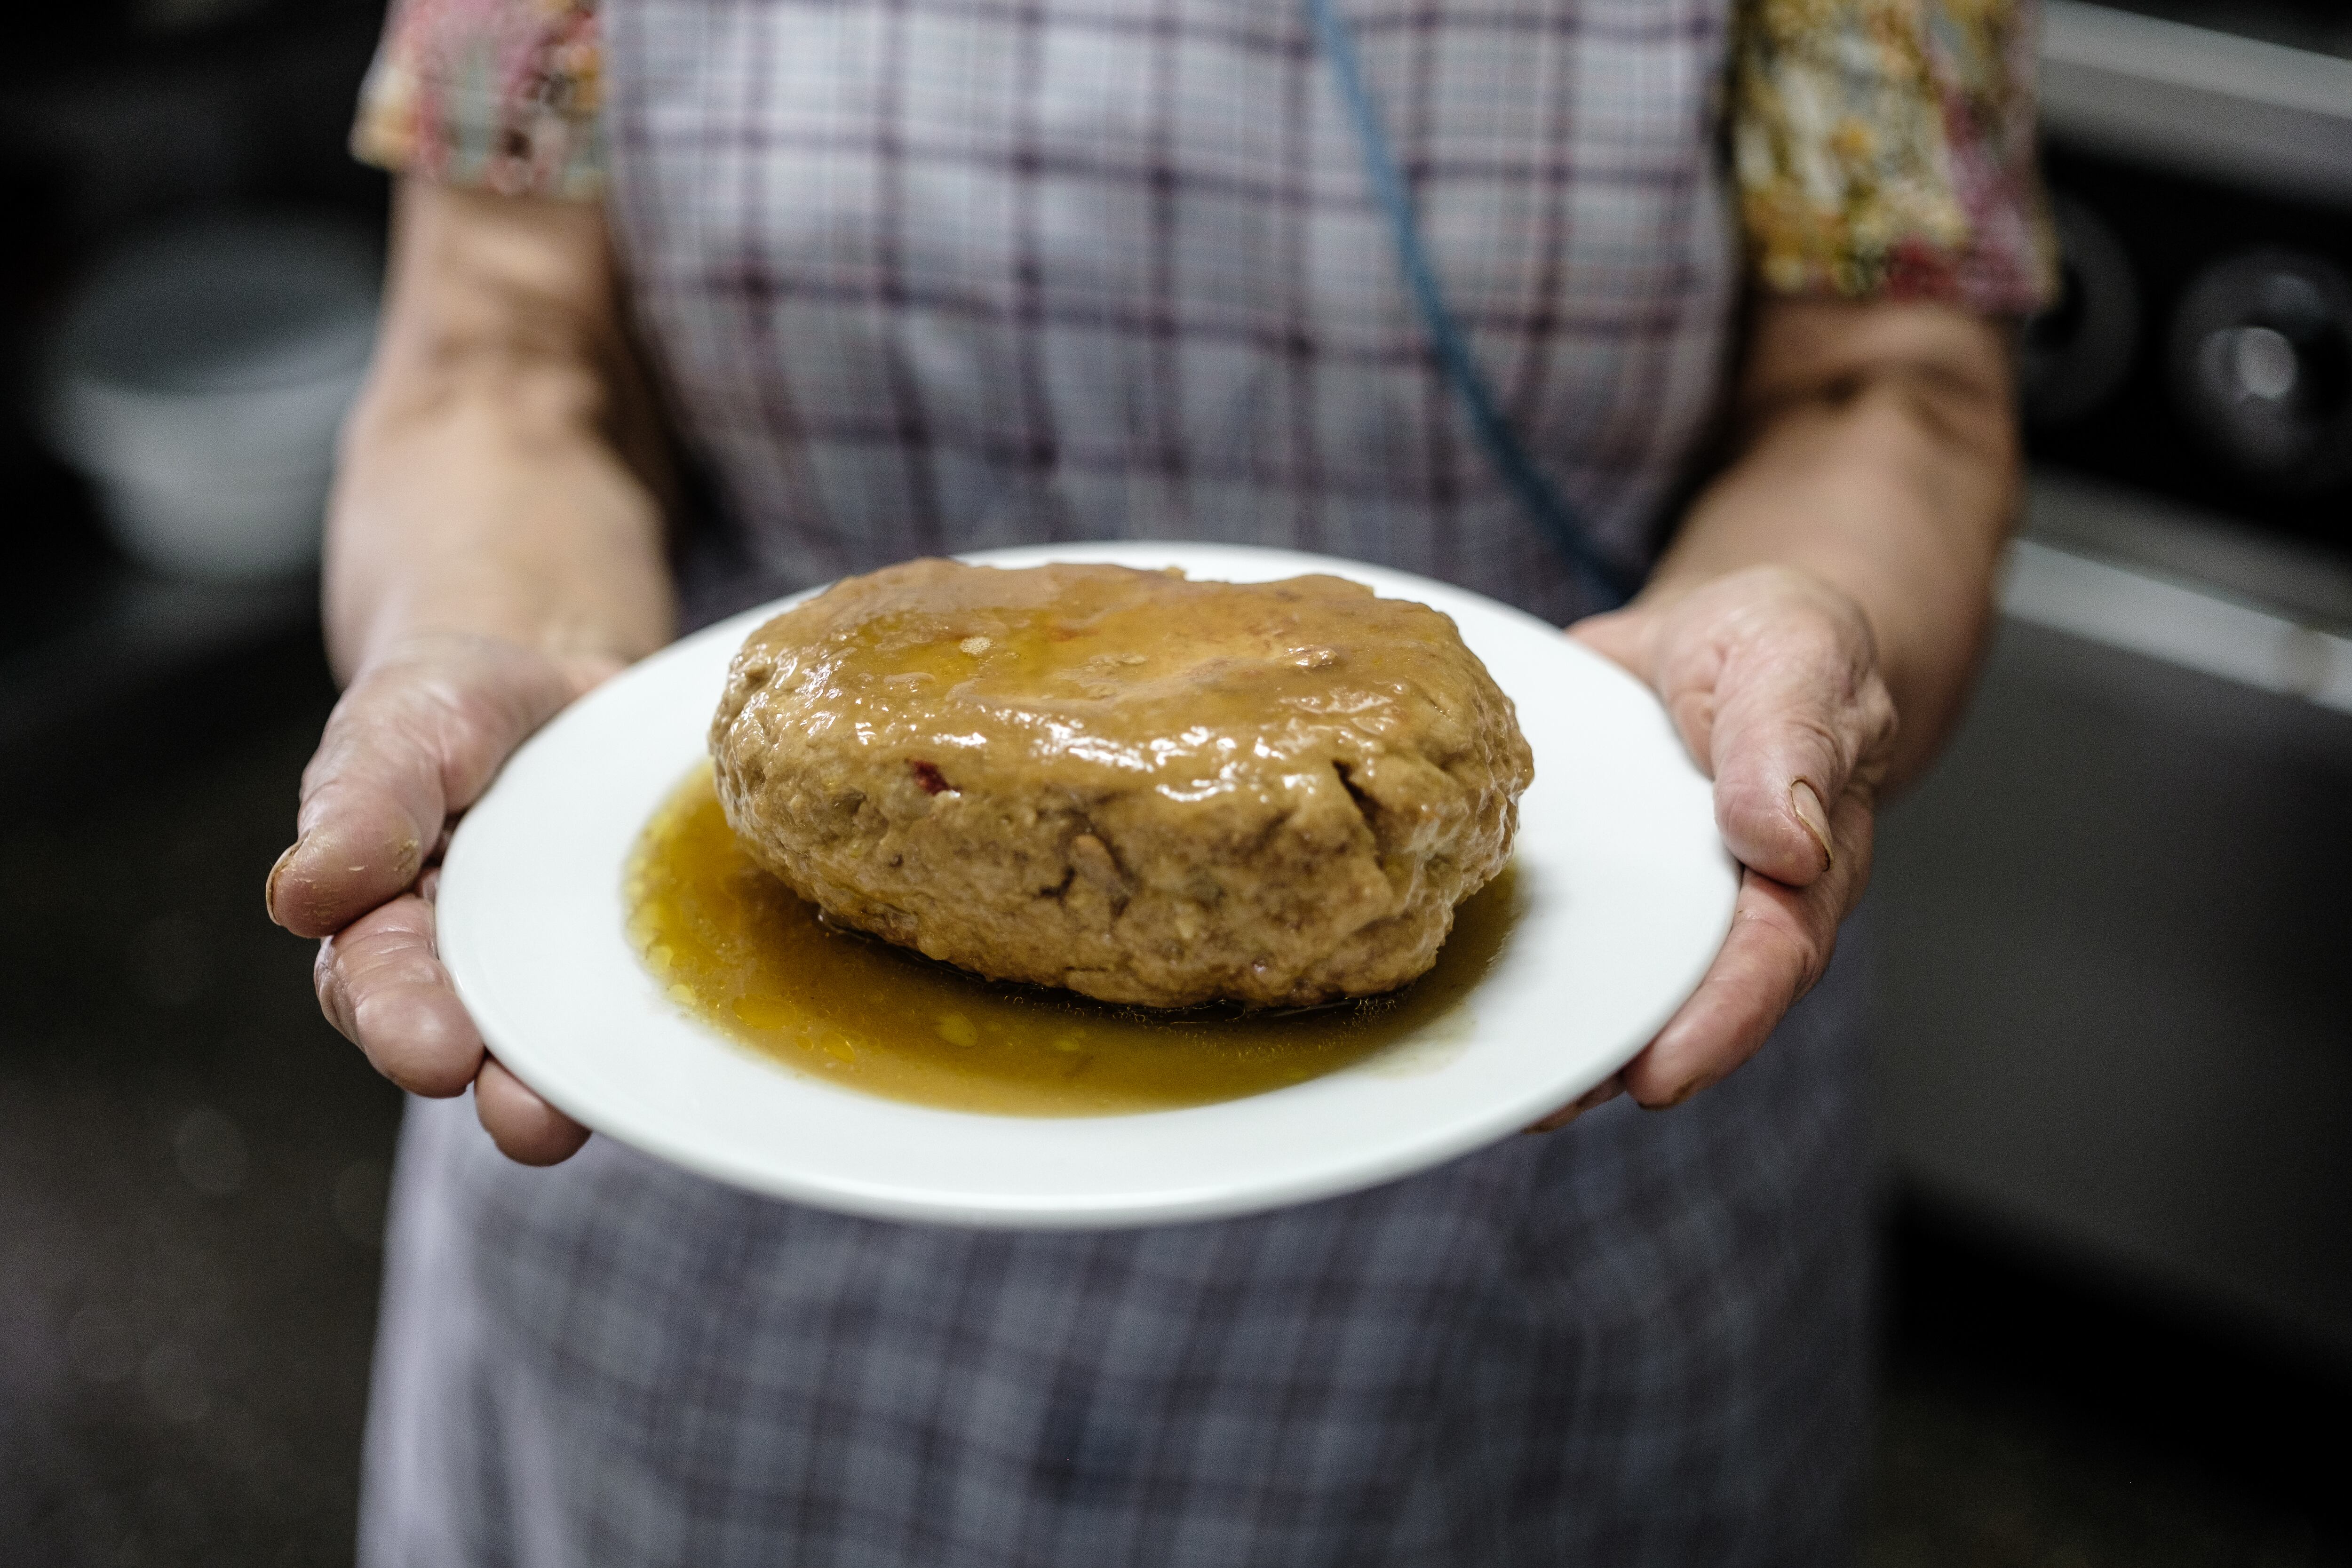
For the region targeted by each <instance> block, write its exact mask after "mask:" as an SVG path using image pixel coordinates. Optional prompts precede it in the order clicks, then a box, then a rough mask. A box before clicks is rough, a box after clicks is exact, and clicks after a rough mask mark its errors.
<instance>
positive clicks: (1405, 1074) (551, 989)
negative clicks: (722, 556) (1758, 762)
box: [439, 542, 1737, 1227]
mask: <svg viewBox="0 0 2352 1568" xmlns="http://www.w3.org/2000/svg"><path fill="white" fill-rule="evenodd" d="M967 559H969V560H972V561H975V562H981V563H988V564H992V565H998V566H1034V565H1040V564H1043V563H1046V562H1050V561H1108V562H1117V563H1123V564H1127V565H1132V566H1144V567H1160V566H1169V565H1175V566H1181V567H1182V568H1183V569H1184V570H1185V571H1186V572H1187V573H1189V574H1192V576H1195V577H1201V578H1215V579H1223V580H1226V581H1231V582H1255V581H1264V580H1267V579H1271V578H1277V577H1290V576H1296V575H1297V574H1301V573H1307V572H1328V573H1334V574H1339V575H1341V576H1346V577H1352V578H1354V579H1356V580H1357V581H1359V582H1361V583H1365V584H1369V585H1370V587H1371V588H1372V589H1373V590H1374V591H1375V592H1376V593H1379V594H1381V595H1387V596H1390V597H1395V598H1407V599H1418V600H1420V601H1422V602H1423V604H1427V605H1434V606H1435V607H1437V608H1438V609H1441V610H1443V611H1444V612H1445V613H1446V614H1447V615H1450V616H1453V617H1454V622H1455V623H1456V624H1457V625H1458V626H1460V627H1461V628H1462V636H1463V637H1464V639H1465V641H1466V642H1468V644H1469V645H1470V647H1472V648H1473V649H1474V650H1475V652H1476V653H1477V655H1478V657H1479V658H1482V659H1484V660H1486V667H1487V668H1489V669H1490V670H1492V671H1493V672H1494V675H1495V678H1496V680H1498V681H1499V682H1500V683H1501V684H1502V687H1503V689H1505V690H1506V691H1507V692H1509V693H1510V695H1511V697H1512V699H1513V700H1515V701H1516V702H1517V704H1518V710H1519V721H1520V723H1521V725H1522V726H1523V727H1524V728H1525V730H1526V731H1527V736H1528V742H1530V743H1531V744H1532V745H1533V747H1534V748H1535V756H1536V781H1535V784H1534V785H1533V786H1532V787H1531V788H1530V789H1529V790H1528V793H1527V795H1525V796H1524V797H1523V798H1522V800H1521V802H1520V807H1519V824H1520V826H1519V839H1518V849H1517V871H1518V876H1517V882H1518V889H1519V892H1518V900H1519V903H1520V905H1521V911H1520V914H1519V917H1518V920H1517V923H1516V925H1515V926H1514V927H1513V929H1512V931H1511V934H1510V937H1509V939H1508V942H1507V945H1506V946H1505V948H1504V949H1503V952H1502V953H1501V954H1500V956H1499V957H1498V958H1497V959H1496V962H1495V963H1494V965H1493V966H1492V968H1491V969H1490V970H1489V972H1488V973H1487V975H1486V979H1485V980H1484V981H1482V982H1481V983H1480V984H1478V985H1477V986H1476V987H1475V989H1474V990H1473V991H1472V992H1471V993H1470V994H1468V995H1467V996H1466V997H1465V999H1464V1000H1463V1001H1462V1002H1461V1003H1459V1004H1457V1005H1456V1006H1455V1007H1454V1009H1453V1010H1451V1011H1450V1012H1449V1013H1448V1014H1446V1015H1445V1016H1442V1017H1440V1018H1438V1019H1436V1020H1434V1021H1433V1022H1432V1023H1431V1024H1429V1025H1427V1026H1424V1027H1423V1029H1422V1031H1420V1033H1419V1034H1417V1035H1415V1036H1413V1037H1408V1038H1406V1039H1404V1040H1402V1041H1401V1042H1399V1043H1398V1044H1396V1045H1394V1046H1391V1047H1387V1048H1385V1049H1384V1050H1383V1051H1381V1053H1379V1054H1377V1055H1375V1056H1373V1057H1371V1058H1368V1059H1366V1060H1364V1061H1361V1062H1359V1063H1357V1064H1355V1065H1354V1066H1351V1067H1349V1068H1343V1069H1341V1070H1339V1071H1338V1072H1335V1073H1332V1074H1329V1075H1328V1076H1327V1077H1324V1078H1319V1079H1313V1080H1310V1081H1308V1082H1306V1083H1302V1084H1297V1085H1294V1086H1292V1087H1290V1088H1286V1089H1277V1090H1275V1091H1273V1092H1271V1093H1267V1094H1262V1095H1257V1096H1254V1097H1252V1098H1250V1099H1246V1100H1229V1101H1226V1102H1224V1103H1223V1104H1218V1105H1206V1106H1198V1107H1193V1108H1190V1109H1186V1110H1162V1111H1150V1112H1145V1113H1140V1114H1132V1115H1121V1116H1102V1117H1085V1118H1055V1119H1037V1118H1024V1117H1003V1116H989V1115H978V1114H972V1113H969V1112H962V1111H953V1110H933V1109H930V1108H928V1107H924V1106H918V1105H909V1104H903V1103H900V1102H898V1101H896V1100H882V1099H877V1098H875V1097H873V1096H869V1095H866V1094H862V1093H860V1092H858V1091H856V1090H855V1089H844V1088H841V1087H839V1086H837V1085H835V1084H831V1083H827V1082H824V1081H823V1080H822V1079H816V1078H814V1077H810V1076H806V1075H803V1074H801V1073H797V1072H795V1071H793V1069H792V1068H788V1067H785V1066H783V1065H782V1064H780V1063H778V1062H776V1061H774V1060H772V1058H766V1057H762V1056H760V1055H757V1054H755V1053H753V1052H752V1051H751V1050H749V1049H747V1048H745V1047H740V1046H738V1045H736V1044H734V1043H733V1042H731V1041H730V1040H729V1039H727V1038H726V1037H723V1036H721V1035H719V1033H717V1032H716V1031H714V1030H712V1029H710V1028H709V1027H708V1026H705V1025H703V1024H702V1023H700V1022H698V1020H696V1019H694V1018H693V1017H691V1016H688V1014H686V1013H685V1012H684V1011H683V1010H681V1009H680V1008H679V1007H678V1006H677V1005H676V1004H675V1003H673V1002H671V1001H670V1000H669V999H668V998H667V996H665V995H664V994H663V991H662V988H661V987H660V986H659V985H658V984H656V983H655V981H654V980H653V978H652V976H651V975H649V974H648V973H646V970H645V969H644V968H643V967H642V966H641V965H640V963H638V960H637V957H636V954H635V951H634V950H633V949H632V948H631V947H630V945H629V942H628V940H627V937H626V935H625V931H624V922H625V910H624V908H623V903H622V895H621V882H622V871H623V865H624V862H625V859H626V858H627V856H628V853H629V850H630V847H631V846H632V845H633V843H634V842H635V839H636V837H637V835H638V832H639V830H640V829H642V828H643V827H644V826H645V824H646V818H647V817H648V816H651V815H652V813H653V811H654V809H655V807H656V805H658V804H659V803H660V802H661V801H662V800H663V799H664V797H665V796H667V795H668V793H669V792H670V790H671V789H672V788H674V787H675V786H676V785H677V783H678V781H679V779H680V778H681V777H683V776H684V774H685V773H686V772H687V770H688V768H689V767H690V766H692V765H693V763H695V761H696V760H697V759H698V758H699V757H701V756H702V755H703V748H704V731H705V729H706V727H707V725H708V724H709V718H710V713H711V710H712V709H713V708H714V707H715V706H716V705H717V703H718V700H719V689H720V687H721V685H722V684H723V683H724V680H725V678H726V671H727V664H728V660H729V659H730V657H731V656H732V655H733V654H734V651H735V649H736V647H738V646H739V645H740V643H741V642H742V640H743V638H744V637H745V636H746V635H748V634H749V633H750V631H751V628H752V627H754V626H758V625H759V624H760V623H761V621H763V620H765V619H766V618H767V617H768V616H771V615H772V614H774V613H775V611H776V609H777V608H778V607H779V606H777V605H769V606H767V607H766V608H764V609H760V610H753V611H751V612H748V613H746V614H744V615H741V616H736V617H735V618H734V619H732V620H729V621H725V622H722V623H720V624H719V625H718V626H712V627H710V628H709V629H708V630H706V631H703V632H700V633H698V634H697V635H695V636H693V637H688V638H686V639H684V640H683V641H681V642H679V643H677V644H676V645H675V646H673V647H668V648H667V649H664V650H663V651H662V652H660V653H658V654H656V655H655V656H654V657H653V658H648V659H646V660H645V661H644V662H643V663H641V664H639V665H637V666H635V668H632V669H630V670H628V671H626V672H625V673H624V674H622V675H621V676H619V677H618V678H617V679H614V680H613V681H611V682H610V683H608V684H607V685H605V686H604V687H602V688H601V689H598V690H596V691H595V692H593V694H591V695H590V696H588V697H586V698H584V699H583V700H581V701H579V702H577V703H575V704H573V705H572V707H571V708H570V709H569V710H566V711H565V712H564V713H562V715H561V716H560V717H558V718H557V719H556V720H555V721H554V722H552V723H551V724H550V725H549V726H548V727H547V728H546V729H545V730H543V731H541V732H540V734H539V735H538V736H536V737H535V738H534V739H533V740H531V742H530V743H529V744H527V745H525V746H524V747H523V748H522V749H521V750H520V752H517V753H516V754H515V756H514V757H513V759H512V760H511V761H509V763H507V766H506V769H505V771H504V772H503V773H500V775H499V779H498V782H497V783H496V784H495V785H493V786H492V788H491V789H490V791H489V793H488V795H485V796H484V798H483V799H482V801H481V802H480V804H478V805H476V806H475V807H474V809H473V810H472V811H471V812H469V813H468V814H467V816H466V819H465V821H464V822H463V823H462V824H461V825H460V826H459V827H458V829H457V835H456V837H455V838H454V839H453V841H452V842H451V844H450V846H449V852H448V858H447V860H446V865H445V868H444V869H443V872H442V880H441V896H440V913H439V929H440V947H441V956H442V959H443V961H444V962H445V963H446V964H447V965H448V968H449V972H450V973H451V974H452V975H453V976H454V977H455V979H456V981H457V990H458V994H460V995H462V996H463V997H464V998H465V1001H466V1005H467V1006H468V1007H469V1008H471V1009H472V1011H473V1015H474V1017H475V1019H476V1020H477V1021H478V1023H479V1024H480V1026H481V1029H482V1034H483V1037H484V1038H485V1039H486V1040H488V1043H489V1046H490V1048H491V1049H492V1050H493V1051H494V1052H496V1053H497V1055H498V1057H499V1060H500V1061H502V1062H504V1063H505V1064H506V1065H507V1066H508V1067H509V1068H512V1069H513V1070H514V1072H515V1073H516V1074H517V1075H518V1076H520V1078H521V1079H522V1080H523V1081H524V1082H526V1083H528V1084H530V1086H531V1087H532V1088H533V1089H537V1090H538V1091H539V1092H540V1093H541V1094H543V1095H545V1096H546V1097H547V1098H548V1099H549V1100H551V1101H552V1102H554V1103H555V1104H556V1105H558V1106H560V1107H562V1109H563V1110H566V1111H568V1112H570V1113H571V1114H572V1116H574V1117H577V1118H578V1119H579V1120H580V1121H583V1122H585V1123H586V1124H587V1125H589V1126H590V1127H593V1128H594V1129H595V1130H596V1131H599V1132H602V1133H604V1134H606V1135H608V1136H611V1137H614V1138H618V1139H620V1140H621V1141H622V1142H625V1143H629V1144H633V1145H635V1147H637V1148H639V1149H642V1150H645V1151H646V1152H649V1153H652V1154H656V1155H658V1156H660V1157H661V1158H663V1159H666V1160H670V1161H674V1162H676V1163H677V1164H680V1165H683V1166H685V1167H686V1168H687V1169H688V1170H691V1171H698V1172H700V1173H702V1174H704V1175H707V1176H713V1177H716V1178H718V1179H719V1180H720V1181H725V1182H732V1183H735V1184H739V1185H741V1186H744V1187H749V1188H751V1189H753V1190H754V1191H758V1192H762V1193H769V1194H774V1195H776V1196H779V1197H785V1198H792V1199H795V1200H798V1201H800V1202H803V1203H807V1204H814V1205H818V1206H820V1207H824V1208H831V1209H839V1210H843V1211H845V1212H847V1213H851V1214H859V1215H874V1216H877V1217H881V1218H887V1219H902V1220H921V1221H932V1222H939V1223H945V1224H952V1225H978V1226H1037V1227H1044V1226H1133V1225H1148V1224H1160V1223H1164V1222H1170V1221H1178V1220H1191V1219H1205V1218H1211V1217H1214V1216H1219V1215H1238V1214H1247V1213H1251V1212H1254V1211H1256V1210H1261V1209H1268V1208H1274V1207H1277V1206H1279V1205H1285V1204H1295V1203H1301V1202H1305V1201H1307V1200H1309V1199H1313V1198H1320V1197H1328V1196H1330V1195H1333V1194H1339V1193H1345V1192H1351V1191H1354V1190H1356V1189H1358V1188H1361V1187H1368V1186H1371V1185H1374V1184H1379V1183H1381V1182H1386V1181H1391V1180H1393V1179H1395V1178H1397V1177H1399V1176H1403V1175H1407V1174H1409V1173H1412V1172H1415V1171H1420V1170H1423V1169H1426V1168H1427V1167H1429V1166H1432V1165H1435V1164H1438V1163H1442V1162H1444V1161H1446V1160H1449V1159H1452V1158H1454V1156H1456V1155H1459V1154H1463V1153H1466V1152H1469V1151H1471V1150H1473V1149H1476V1148H1478V1147H1480V1146H1481V1145H1483V1144H1486V1143H1488V1142H1492V1141H1494V1140H1495V1139H1496V1138H1499V1137H1502V1136H1504V1135H1506V1134H1507V1133H1510V1132H1514V1131H1517V1130H1518V1129H1519V1128H1522V1127H1524V1126H1526V1125H1527V1124H1528V1123H1529V1122H1530V1121H1535V1120H1536V1119H1538V1117H1541V1116H1542V1115H1544V1114H1545V1113H1546V1112H1548V1111H1550V1110H1556V1109H1557V1108H1559V1106H1561V1105H1564V1104H1566V1103H1568V1102H1569V1101H1570V1100H1574V1099H1575V1098H1576V1097H1577V1096H1579V1095H1580V1094H1582V1093H1583V1092H1584V1091H1585V1090H1587V1089H1591V1087H1592V1086H1593V1085H1595V1084H1597V1083H1599V1082H1600V1081H1601V1079H1604V1078H1606V1077H1608V1076H1609V1075H1610V1074H1611V1073H1612V1072H1614V1071H1616V1070H1617V1068H1620V1067H1622V1065H1623V1064H1624V1063H1625V1062H1626V1061H1627V1060H1628V1059H1629V1058H1631V1057H1632V1056H1633V1053H1634V1052H1635V1051H1636V1050H1638V1049H1640V1048H1641V1047H1642V1045H1643V1043H1644V1042H1645V1041H1646V1040H1648V1039H1649V1037H1651V1035H1653V1034H1654V1033H1655V1032H1656V1030H1657V1028H1658V1026H1660V1025H1662V1024H1663V1023H1664V1021H1665V1019H1666V1018H1667V1016H1669V1015H1670V1014H1672V1013H1673V1011H1674V1009H1675V1007H1676V1006H1677V1005H1680V1004H1681V1002H1682V1001H1683V999H1684V998H1685V997H1686V996H1687V995H1689V994H1690V993H1691V991H1692V989H1693V988H1694V987H1696V984H1698V980H1699V976H1700V975H1701V974H1702V973H1704V972H1705V970H1706V965H1707V963H1708V961H1709V960H1710V959H1711V958H1712V957H1713V956H1714V954H1715V952H1716V949H1717V947H1718V946H1720V945H1721V943H1722V941H1723V936H1724V932H1725V931H1727V929H1728V928H1729V924H1730V919H1731V905H1732V898H1733V894H1734V892H1735V891H1736V889H1737V878H1736V869H1735V868H1734V866H1733V864H1732V862H1731V860H1730V858H1729V857H1728V856H1727V854H1726V853H1725V851H1724V849H1723V847H1722V844H1721V842H1720V840H1719V839H1718V838H1717V835H1716V830H1715V816H1714V808H1713V804H1712V801H1711V798H1710V795H1709V791H1708V786H1707V783H1706V779H1705V778H1704V777H1702V776H1701V775H1700V774H1699V773H1698V772H1697V770H1696V769H1695V768H1694V767H1693V766H1692V765H1691V763H1690V762H1689V760H1688V758H1687V757H1685V754H1684V752H1683V748H1682V745H1681V743H1680V742H1679V741H1678V740H1677V739H1676V738H1675V734H1674V731H1673V729H1672V727H1671V726H1670V725H1669V724H1668V722H1667V720H1666V717H1665V715H1664V712H1663V711H1662V710H1660V708H1659V707H1658V704H1657V703H1656V701H1655V700H1654V699H1653V698H1652V697H1651V695H1650V694H1649V692H1648V691H1647V690H1645V689H1643V687H1642V686H1641V685H1640V684H1639V683H1638V682H1636V681H1635V680H1633V679H1632V678H1631V677H1630V676H1628V675H1626V674H1625V673H1624V672H1623V671H1622V670H1620V669H1618V668H1616V667H1615V666H1613V665H1612V664H1610V663H1609V662H1608V661H1607V660H1605V659H1602V658H1600V657H1598V656H1597V655H1594V654H1592V653H1590V652H1588V651H1586V650H1585V649H1584V648H1583V647H1580V646H1579V645H1577V644H1575V643H1573V642H1571V641H1570V640H1569V639H1568V638H1567V637H1562V636H1561V635H1560V633H1559V631H1558V630H1557V629H1556V628H1554V627H1552V626H1547V625H1546V624H1544V623H1543V622H1541V621H1538V620H1537V619H1535V618H1534V617H1533V616H1527V615H1523V614H1521V613H1520V612H1518V611H1517V610H1513V609H1509V608H1507V607H1506V606H1504V605H1498V604H1496V603H1495V602H1493V601H1492V600H1489V599H1486V598H1482V597H1480V596H1479V595H1475V594H1471V593H1466V592H1465V591H1464V590H1462V589H1459V588H1454V587H1450V586H1448V585H1447V584H1443V583H1437V582H1433V581H1430V580H1429V579H1426V578H1422V577H1414V576H1409V575H1407V574H1403V573H1400V572H1390V571H1385V570H1382V569H1380V568H1377V567H1372V566H1366V565H1361V564H1359V563H1354V562H1348V561H1335V560H1329V559H1326V558H1324V557H1321V556H1314V555H1302V554H1297V553H1294V552H1286V551H1273V550H1254V549H1245V548H1242V547H1238V546H1228V545H1207V544H1185V543H1132V542H1121V543H1105V544H1066V545H1051V546H1045V547H1037V548H1027V549H1019V550H997V551H989V552H983V553H981V554H977V555H973V556H970V557H967ZM787 602H789V601H787Z"/></svg>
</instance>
